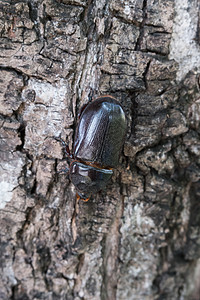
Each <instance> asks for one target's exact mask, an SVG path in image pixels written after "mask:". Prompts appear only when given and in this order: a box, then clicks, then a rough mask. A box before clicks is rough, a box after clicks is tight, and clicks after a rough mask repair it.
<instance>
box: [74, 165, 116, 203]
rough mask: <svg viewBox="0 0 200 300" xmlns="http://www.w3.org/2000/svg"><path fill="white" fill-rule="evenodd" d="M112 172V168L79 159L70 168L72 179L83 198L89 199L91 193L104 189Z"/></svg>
mask: <svg viewBox="0 0 200 300" xmlns="http://www.w3.org/2000/svg"><path fill="white" fill-rule="evenodd" d="M112 174H113V171H112V170H107V169H99V168H95V167H92V166H89V165H86V164H83V163H80V162H77V161H74V162H73V163H72V164H71V166H70V170H69V176H70V179H71V181H72V183H73V184H74V186H75V187H76V190H77V193H78V195H79V196H80V198H81V199H87V198H89V197H90V196H91V194H93V193H97V192H99V191H100V190H102V189H104V188H105V186H106V185H107V183H108V181H109V180H110V178H111V177H112Z"/></svg>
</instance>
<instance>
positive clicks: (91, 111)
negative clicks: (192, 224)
mask: <svg viewBox="0 0 200 300" xmlns="http://www.w3.org/2000/svg"><path fill="white" fill-rule="evenodd" d="M126 128H127V122H126V117H125V113H124V111H123V109H122V107H121V105H120V104H119V102H118V101H117V100H116V99H115V98H114V97H112V96H109V95H106V96H101V97H99V98H97V99H95V100H93V101H91V102H89V103H88V104H86V105H85V106H84V107H83V108H82V109H81V111H80V114H79V122H78V126H77V128H76V133H75V139H74V146H73V153H72V154H70V151H69V147H68V146H67V145H66V144H65V143H64V142H63V141H62V140H61V139H57V140H59V141H61V142H62V143H63V145H64V146H65V153H66V154H67V156H68V157H69V158H71V159H72V161H71V163H70V167H69V170H68V171H69V178H70V180H71V181H72V183H73V184H74V186H75V187H76V191H77V198H78V199H80V198H81V199H82V200H84V201H87V200H89V198H90V196H91V194H93V193H97V192H99V191H100V190H102V189H103V188H105V186H106V185H107V183H108V182H109V180H110V179H111V177H112V175H113V170H112V169H113V168H115V167H116V166H117V165H118V162H119V155H120V152H121V149H122V145H123V142H124V138H125V133H126Z"/></svg>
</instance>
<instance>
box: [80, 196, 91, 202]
mask: <svg viewBox="0 0 200 300" xmlns="http://www.w3.org/2000/svg"><path fill="white" fill-rule="evenodd" d="M89 199H90V197H89V198H87V199H81V200H82V201H84V202H87V201H88V200H89Z"/></svg>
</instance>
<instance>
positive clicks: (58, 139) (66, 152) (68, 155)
mask: <svg viewBox="0 0 200 300" xmlns="http://www.w3.org/2000/svg"><path fill="white" fill-rule="evenodd" d="M55 140H56V141H58V142H60V143H61V144H62V146H63V150H64V153H65V155H66V156H67V157H70V158H73V155H72V154H71V153H70V150H69V146H68V145H67V144H66V143H65V141H64V140H63V139H62V138H61V137H55Z"/></svg>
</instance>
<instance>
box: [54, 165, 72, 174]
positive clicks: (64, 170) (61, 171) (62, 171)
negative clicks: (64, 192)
mask: <svg viewBox="0 0 200 300" xmlns="http://www.w3.org/2000/svg"><path fill="white" fill-rule="evenodd" d="M57 173H59V174H60V173H69V168H67V167H66V168H64V169H62V170H60V171H58V172H57Z"/></svg>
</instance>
